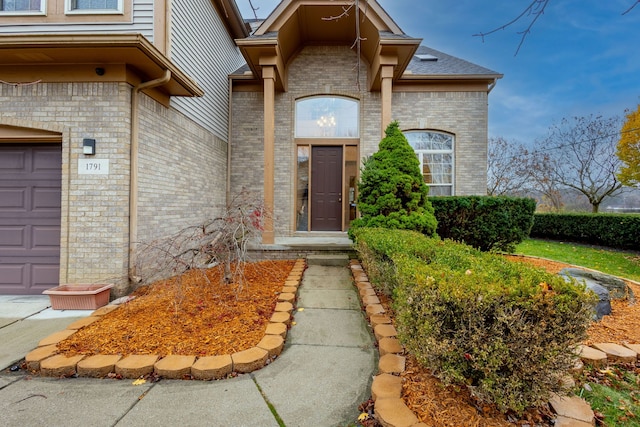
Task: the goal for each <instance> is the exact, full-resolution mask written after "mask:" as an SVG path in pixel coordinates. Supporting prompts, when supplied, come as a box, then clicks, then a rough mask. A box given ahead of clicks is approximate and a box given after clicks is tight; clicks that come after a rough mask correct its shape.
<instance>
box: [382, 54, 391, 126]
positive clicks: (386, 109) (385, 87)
mask: <svg viewBox="0 0 640 427" xmlns="http://www.w3.org/2000/svg"><path fill="white" fill-rule="evenodd" d="M380 77H381V85H380V93H381V97H380V98H381V101H382V108H381V110H382V114H381V117H380V120H381V122H380V126H381V131H382V133H381V138H384V132H385V130H386V129H387V126H389V123H391V101H392V96H393V65H384V66H382V70H381V72H380Z"/></svg>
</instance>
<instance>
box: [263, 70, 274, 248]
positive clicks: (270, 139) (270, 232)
mask: <svg viewBox="0 0 640 427" xmlns="http://www.w3.org/2000/svg"><path fill="white" fill-rule="evenodd" d="M262 79H263V80H264V207H265V210H266V215H265V216H264V229H263V231H262V243H263V244H267V245H268V244H273V243H275V232H274V229H273V215H274V212H275V206H274V188H273V187H274V181H275V179H274V174H275V172H274V168H275V166H274V164H275V128H276V126H275V86H276V85H275V82H276V71H275V67H274V66H263V67H262Z"/></svg>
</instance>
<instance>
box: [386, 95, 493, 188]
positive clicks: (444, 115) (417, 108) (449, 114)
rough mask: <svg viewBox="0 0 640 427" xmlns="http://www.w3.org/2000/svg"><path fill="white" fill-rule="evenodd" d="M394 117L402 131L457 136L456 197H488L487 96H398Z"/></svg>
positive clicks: (455, 149) (393, 111) (394, 103)
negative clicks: (435, 132)
mask: <svg viewBox="0 0 640 427" xmlns="http://www.w3.org/2000/svg"><path fill="white" fill-rule="evenodd" d="M392 116H393V119H394V120H398V121H399V122H400V129H402V130H412V129H429V130H439V131H445V132H449V133H452V134H454V135H455V147H454V160H455V178H454V186H455V194H456V195H474V194H486V192H487V171H486V164H487V93H486V92H423V93H415V92H411V93H407V92H400V93H394V94H393V107H392Z"/></svg>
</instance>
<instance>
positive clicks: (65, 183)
mask: <svg viewBox="0 0 640 427" xmlns="http://www.w3.org/2000/svg"><path fill="white" fill-rule="evenodd" d="M130 93H131V90H130V87H129V86H128V85H126V84H118V83H75V84H71V83H41V84H37V85H33V86H24V87H11V86H7V85H0V123H2V124H8V125H13V126H23V127H28V128H35V129H47V130H54V131H59V132H61V133H62V137H63V138H62V139H63V142H62V145H63V147H62V208H61V210H62V224H61V225H62V230H61V256H60V276H61V277H60V280H61V281H62V282H95V281H103V280H111V279H112V278H121V277H123V276H124V277H126V271H127V252H128V246H127V245H128V215H129V209H128V206H129V191H128V189H129V145H128V141H129V139H130V138H129V135H130V121H129V118H130V115H129V112H130ZM83 138H95V139H96V141H97V143H96V145H97V147H96V152H97V154H96V155H95V159H109V175H81V174H79V173H78V159H79V158H85V157H86V156H84V155H83V154H82V139H83ZM125 141H126V142H125Z"/></svg>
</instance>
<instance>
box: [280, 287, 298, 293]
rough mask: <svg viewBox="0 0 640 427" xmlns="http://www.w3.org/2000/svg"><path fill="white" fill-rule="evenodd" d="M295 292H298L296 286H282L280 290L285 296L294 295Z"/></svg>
mask: <svg viewBox="0 0 640 427" xmlns="http://www.w3.org/2000/svg"><path fill="white" fill-rule="evenodd" d="M296 292H298V287H297V286H284V287H283V288H282V293H283V294H286V293H289V294H295V293H296Z"/></svg>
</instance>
